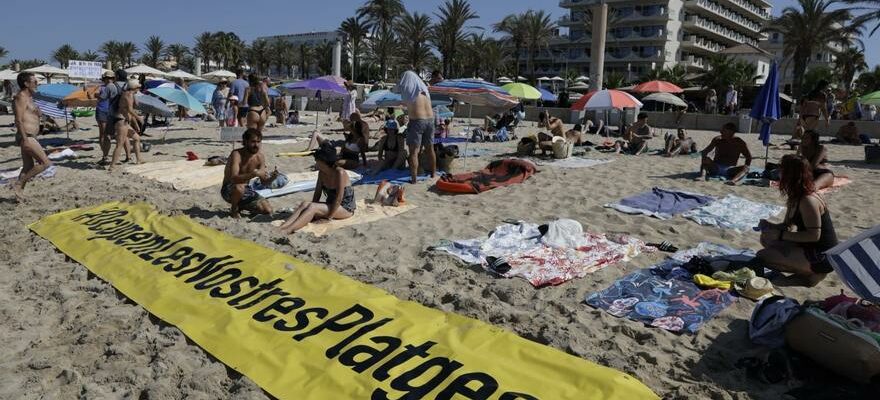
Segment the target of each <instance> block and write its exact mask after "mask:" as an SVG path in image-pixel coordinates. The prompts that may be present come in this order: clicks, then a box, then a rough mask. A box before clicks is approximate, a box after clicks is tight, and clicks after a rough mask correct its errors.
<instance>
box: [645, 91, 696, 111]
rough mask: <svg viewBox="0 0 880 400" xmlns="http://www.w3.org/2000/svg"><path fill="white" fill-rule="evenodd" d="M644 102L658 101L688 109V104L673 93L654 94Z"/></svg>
mask: <svg viewBox="0 0 880 400" xmlns="http://www.w3.org/2000/svg"><path fill="white" fill-rule="evenodd" d="M642 101H656V102H658V103H664V104H671V105H673V106H678V107H687V103H686V102H685V101H684V100H682V99H681V97H678V96H676V95H674V94H671V93H662V92H661V93H654V94H649V95H647V96H645V97H643V98H642Z"/></svg>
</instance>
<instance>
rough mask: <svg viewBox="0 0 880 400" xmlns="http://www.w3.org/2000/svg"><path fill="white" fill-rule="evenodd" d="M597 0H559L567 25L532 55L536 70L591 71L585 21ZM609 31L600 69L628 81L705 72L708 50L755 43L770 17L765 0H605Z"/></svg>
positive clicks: (554, 72) (547, 72)
mask: <svg viewBox="0 0 880 400" xmlns="http://www.w3.org/2000/svg"><path fill="white" fill-rule="evenodd" d="M597 3H599V1H598V0H561V1H560V2H559V6H560V7H562V8H564V9H566V10H568V14H567V15H565V16H563V17H562V18H560V19H559V21H558V25H559V26H560V28H563V29H567V31H568V32H567V33H562V34H560V35H559V36H557V37H554V38H553V39H552V40H551V43H550V48H549V49H548V50H547V51H545V52H542V54H539V56H538V57H537V58H536V73H537V74H539V75H560V74H565V73H566V72H567V71H575V72H576V73H577V74H579V75H581V74H582V75H589V73H590V70H589V69H590V56H591V54H590V44H591V42H592V35H591V33H590V30H591V28H590V26H589V19H590V12H589V10H590V9H591V7H593V6H594V5H596V4H597ZM605 3H607V4H608V8H609V13H608V30H607V34H606V46H605V52H606V55H605V72H606V74H607V73H610V72H617V73H623V74H625V75H626V77H627V80H630V81H631V80H634V79H637V78H638V77H639V76H641V75H643V74H645V73H647V72H648V71H650V70H653V69H658V68H660V69H662V68H667V67H672V66H674V65H676V64H681V65H684V66H686V67H687V68H688V69H689V70H693V71H694V72H699V71H704V70H705V69H706V68H707V66H708V63H707V60H708V57H709V56H710V55H712V54H716V53H720V52H721V51H723V50H725V49H727V48H730V47H734V46H737V45H740V44H742V43H747V44H751V45H754V46H757V45H758V43H759V42H760V41H761V40H762V39H764V36H765V34H764V33H762V32H761V29H762V28H763V27H764V25H765V23H766V22H767V21H768V20H769V19H770V10H771V7H772V5H771V4H770V3H769V1H767V0H665V1H663V0H605Z"/></svg>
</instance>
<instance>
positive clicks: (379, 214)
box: [273, 200, 416, 237]
mask: <svg viewBox="0 0 880 400" xmlns="http://www.w3.org/2000/svg"><path fill="white" fill-rule="evenodd" d="M414 208H416V205H415V204H409V203H407V204H401V205H399V206H397V207H391V206H382V205H378V204H368V203H367V202H366V201H364V200H358V202H357V209H355V211H354V215H353V216H352V217H351V218H346V219H324V220H320V221H317V222H312V223H310V224H308V225H306V226H305V227H304V228H302V229H301V230H300V232H310V233H311V234H313V235H315V236H317V237H321V236H324V235H327V234H328V233H330V232H333V231H335V230H338V229H342V228H346V227H349V226H354V225H361V224H367V223H370V222H375V221H379V220H382V219H385V218H390V217H393V216H396V215H400V214H403V213H405V212H407V211H409V210H412V209H414ZM280 223H283V221H280V220H279V221H275V222H273V225H280Z"/></svg>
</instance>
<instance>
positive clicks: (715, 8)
mask: <svg viewBox="0 0 880 400" xmlns="http://www.w3.org/2000/svg"><path fill="white" fill-rule="evenodd" d="M684 4H685V7H687V8H691V9H695V10H696V11H703V12H704V13H705V14H707V16H708V17H710V18H719V17H720V18H723V19H724V20H726V21H727V22H729V23H731V24H734V25H738V26H742V27H745V28H746V29H748V30H750V31H751V32H752V33H754V34H760V32H761V25H760V24H757V23H755V22H754V21H751V20H749V19H748V18H744V17H742V16H741V15H739V14H737V13H735V12H733V11H730V10H729V9H727V8H725V7H722V6H720V5H718V3H715V2H713V1H708V0H686V1H685V2H684Z"/></svg>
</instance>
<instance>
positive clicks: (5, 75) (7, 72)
mask: <svg viewBox="0 0 880 400" xmlns="http://www.w3.org/2000/svg"><path fill="white" fill-rule="evenodd" d="M16 78H18V72H15V71H13V70H11V69H4V70H2V71H0V81H14V80H15V79H16Z"/></svg>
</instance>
